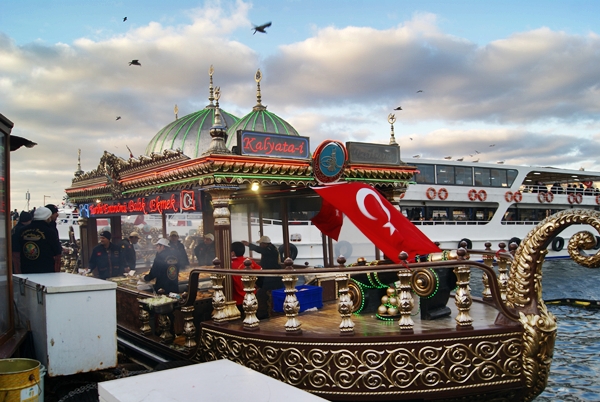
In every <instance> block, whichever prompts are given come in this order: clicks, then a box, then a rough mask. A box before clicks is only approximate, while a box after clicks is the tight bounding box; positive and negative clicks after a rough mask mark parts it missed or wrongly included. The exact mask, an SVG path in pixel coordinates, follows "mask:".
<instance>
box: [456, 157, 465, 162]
mask: <svg viewBox="0 0 600 402" xmlns="http://www.w3.org/2000/svg"><path fill="white" fill-rule="evenodd" d="M463 160H465V158H458V159H457V161H458V162H462V161H463Z"/></svg>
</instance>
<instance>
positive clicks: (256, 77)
mask: <svg viewBox="0 0 600 402" xmlns="http://www.w3.org/2000/svg"><path fill="white" fill-rule="evenodd" d="M261 80H262V73H261V72H260V68H259V69H258V70H257V71H256V74H255V75H254V81H256V106H254V107H253V108H252V109H253V110H265V109H266V108H267V107H266V106H263V104H262V103H260V101H261V94H260V81H261Z"/></svg>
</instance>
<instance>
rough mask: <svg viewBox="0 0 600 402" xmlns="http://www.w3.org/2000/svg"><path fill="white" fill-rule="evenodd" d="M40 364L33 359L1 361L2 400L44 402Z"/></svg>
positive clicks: (0, 387)
mask: <svg viewBox="0 0 600 402" xmlns="http://www.w3.org/2000/svg"><path fill="white" fill-rule="evenodd" d="M41 390H42V388H41V385H40V362H38V361H37V360H32V359H1V360H0V400H2V401H3V402H20V401H43V400H44V397H43V396H42V391H41Z"/></svg>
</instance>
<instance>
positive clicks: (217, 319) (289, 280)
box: [182, 243, 519, 345]
mask: <svg viewBox="0 0 600 402" xmlns="http://www.w3.org/2000/svg"><path fill="white" fill-rule="evenodd" d="M500 246H501V249H500V250H499V251H498V252H494V251H492V250H491V249H490V248H489V243H488V244H486V250H483V251H477V250H469V251H467V250H466V249H464V248H460V249H458V250H454V253H455V259H453V260H447V261H433V262H419V263H408V262H407V255H406V254H405V253H402V254H401V255H400V258H401V263H400V264H390V265H376V266H374V265H366V266H345V263H346V259H345V258H344V257H343V256H340V257H339V258H338V259H337V262H338V264H339V265H338V266H337V267H330V268H318V269H315V268H295V267H293V261H292V260H291V259H289V258H288V259H286V260H285V262H284V265H285V268H284V269H269V270H251V269H250V266H251V261H250V259H247V260H246V261H245V262H244V264H245V266H246V268H245V269H243V270H231V269H223V268H220V266H221V262H220V261H219V260H218V259H215V260H214V261H213V264H214V268H205V267H203V268H196V269H194V270H192V271H191V272H190V276H189V278H190V279H189V287H188V289H189V293H188V295H187V298H186V299H185V300H184V301H183V303H182V306H183V307H184V308H186V309H185V312H184V311H183V309H182V312H184V320H185V323H186V326H187V327H186V331H184V333H185V335H186V344H187V345H191V344H195V341H194V339H193V337H194V335H195V334H196V330H195V328H193V325H194V324H193V320H192V319H191V317H192V314H193V302H194V299H195V295H196V292H197V289H198V277H199V275H200V274H206V273H209V274H210V279H211V281H212V289H213V298H212V305H213V310H214V311H213V316H212V318H213V322H214V323H215V324H217V325H219V324H224V323H226V322H228V321H230V320H231V319H234V318H239V317H240V315H239V312H237V308H236V307H235V302H231V301H227V300H226V297H225V294H224V292H223V288H224V286H223V283H224V280H225V278H226V276H228V275H236V276H241V280H242V283H243V284H244V291H245V293H246V294H245V296H244V302H243V310H244V319H243V329H244V330H246V331H255V330H257V329H258V328H259V325H260V320H259V319H258V318H257V317H256V311H257V309H258V301H257V299H256V296H255V294H254V291H255V284H256V281H257V280H258V278H259V277H272V276H280V277H281V278H282V280H283V283H284V286H285V289H284V293H285V299H284V302H283V312H284V313H285V316H286V318H287V319H286V322H285V324H284V330H285V332H286V333H288V334H293V333H301V331H302V330H301V327H302V324H301V322H300V320H299V318H298V313H299V311H300V303H299V301H298V299H297V297H296V292H297V289H296V288H295V285H296V283H297V281H298V275H317V274H333V275H334V277H335V281H336V283H337V285H338V286H337V287H338V312H339V314H340V324H339V331H340V334H341V335H352V334H353V333H354V322H353V320H352V311H353V302H352V300H351V298H350V294H349V286H348V284H349V281H350V277H351V275H354V274H365V273H370V272H376V273H378V274H379V273H387V272H395V273H396V274H397V276H398V279H399V281H397V282H396V283H395V287H396V294H397V295H398V298H399V302H398V304H399V314H400V319H399V321H398V327H399V330H400V333H401V334H408V333H413V332H414V322H413V320H412V318H411V311H412V309H413V307H414V306H413V303H414V302H413V297H412V292H414V293H416V294H417V295H419V296H421V297H426V296H427V289H430V288H431V286H429V284H430V283H431V281H432V280H434V279H435V278H434V277H433V276H432V274H431V272H432V271H431V269H452V270H453V271H454V273H455V274H456V277H457V288H456V291H455V296H454V302H455V305H456V308H457V310H458V314H457V316H456V317H455V321H456V328H457V329H471V328H473V319H472V317H471V315H470V307H471V305H472V297H471V292H470V286H469V284H470V275H471V269H479V270H481V271H482V272H483V277H484V278H485V279H483V281H484V296H483V299H484V301H486V302H487V303H488V304H491V305H493V306H494V307H495V308H496V309H497V310H498V311H499V312H501V313H502V314H503V315H504V316H506V317H507V318H508V319H509V320H511V321H515V322H518V320H519V316H518V314H517V313H516V312H515V311H514V310H513V309H511V308H509V307H508V306H507V304H506V292H507V288H508V275H507V272H508V268H509V267H510V264H511V263H512V258H513V257H512V255H511V254H510V253H508V252H506V251H505V250H504V248H503V247H502V246H504V247H505V245H504V244H501V245H500ZM469 253H472V254H482V255H483V261H484V263H480V262H476V261H471V260H469V259H468V258H469ZM494 260H497V261H498V269H499V275H496V272H495V270H494V267H493V264H494ZM434 288H435V287H434ZM232 303H233V305H232ZM231 307H233V308H231ZM232 310H235V312H236V313H237V316H236V314H235V313H233V314H232ZM186 317H187V319H186Z"/></svg>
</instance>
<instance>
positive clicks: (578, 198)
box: [575, 193, 583, 204]
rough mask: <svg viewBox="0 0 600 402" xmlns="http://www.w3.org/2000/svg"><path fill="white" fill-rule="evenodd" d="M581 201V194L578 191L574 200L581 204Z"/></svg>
mask: <svg viewBox="0 0 600 402" xmlns="http://www.w3.org/2000/svg"><path fill="white" fill-rule="evenodd" d="M581 201H583V195H581V194H580V193H577V194H575V202H576V203H578V204H581Z"/></svg>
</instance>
